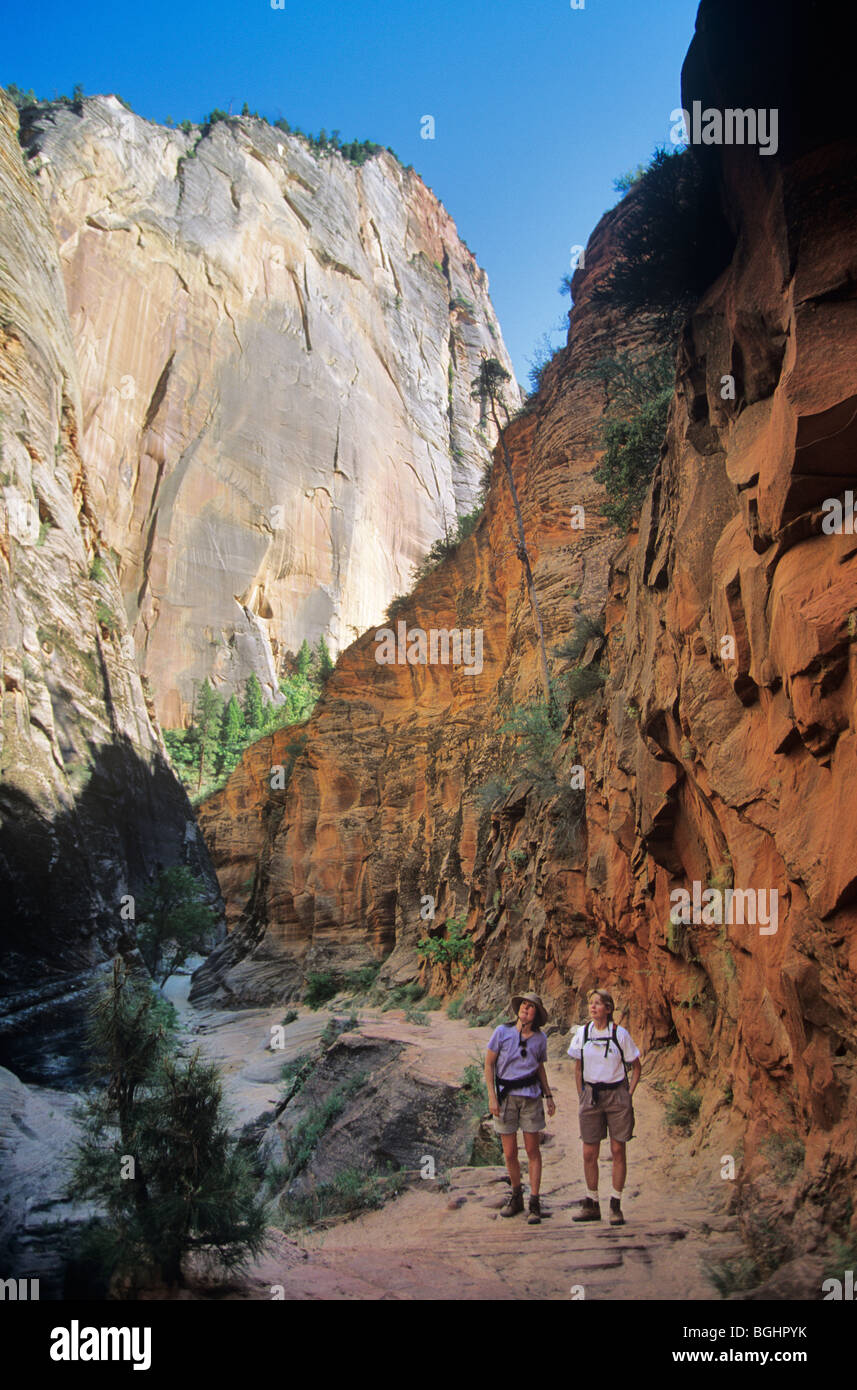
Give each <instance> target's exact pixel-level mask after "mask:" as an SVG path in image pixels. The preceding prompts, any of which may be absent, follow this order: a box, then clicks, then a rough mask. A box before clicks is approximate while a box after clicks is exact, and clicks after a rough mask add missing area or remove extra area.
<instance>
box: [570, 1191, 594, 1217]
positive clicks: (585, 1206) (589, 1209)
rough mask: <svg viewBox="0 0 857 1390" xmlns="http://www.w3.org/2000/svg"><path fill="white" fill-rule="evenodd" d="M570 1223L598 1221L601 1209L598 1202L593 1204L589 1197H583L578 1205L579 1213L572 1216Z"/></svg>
mask: <svg viewBox="0 0 857 1390" xmlns="http://www.w3.org/2000/svg"><path fill="white" fill-rule="evenodd" d="M571 1219H572V1221H600V1220H601V1207H600V1205H599V1204H598V1202H593V1200H592V1198H591V1197H584V1199H583V1201H582V1202H581V1204H580V1211H579V1212H578V1214H577V1216H573V1217H572V1218H571Z"/></svg>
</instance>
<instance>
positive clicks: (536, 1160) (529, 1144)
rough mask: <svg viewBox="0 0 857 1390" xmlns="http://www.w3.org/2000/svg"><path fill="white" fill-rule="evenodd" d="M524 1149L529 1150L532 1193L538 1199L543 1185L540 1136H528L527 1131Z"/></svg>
mask: <svg viewBox="0 0 857 1390" xmlns="http://www.w3.org/2000/svg"><path fill="white" fill-rule="evenodd" d="M524 1147H525V1148H526V1150H527V1158H528V1160H529V1178H530V1191H531V1192H532V1194H533V1196H534V1197H538V1195H539V1190H540V1188H541V1185H542V1148H541V1142H540V1135H538V1134H527V1132H526V1130H525V1131H524ZM507 1166H508V1165H507Z"/></svg>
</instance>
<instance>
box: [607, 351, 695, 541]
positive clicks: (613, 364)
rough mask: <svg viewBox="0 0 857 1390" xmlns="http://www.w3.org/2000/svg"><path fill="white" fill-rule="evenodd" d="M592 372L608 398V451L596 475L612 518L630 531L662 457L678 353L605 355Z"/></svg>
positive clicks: (623, 528) (614, 523)
mask: <svg viewBox="0 0 857 1390" xmlns="http://www.w3.org/2000/svg"><path fill="white" fill-rule="evenodd" d="M586 375H587V377H589V378H590V379H593V380H598V381H600V382H601V384H602V386H603V389H604V392H605V395H606V396H607V414H606V417H605V420H604V424H603V426H602V443H603V444H604V449H605V452H604V455H603V456H602V458H601V460H600V462H599V464H598V467H597V468H596V469H595V470H594V473H593V477H594V478H595V480H596V481H597V482H599V483H603V484H604V487H605V489H606V491H607V500H606V502H605V503H604V504H603V507H602V510H603V512H604V515H605V516H606V517H607V520H608V521H610V522H612V523H613V525H615V526H617V527H618V528H619V529H620V530H621V531H626V530H627V529H628V527H629V525H630V524H631V521H632V519H633V517H634V516H635V514H636V513H637V512H638V511H639V509H640V507H641V506H642V503H643V500H644V498H645V496H646V492H647V490H648V487H649V483H650V481H651V479H652V475H653V474H654V471H655V468H656V467H657V463H658V459H659V458H660V452H661V446H662V444H663V442H664V437H665V435H666V427H667V414H668V411H669V405H670V401H671V400H672V396H673V390H674V385H675V367H674V361H673V355H672V352H671V351H670V350H669V349H662V350H658V351H657V352H654V353H650V354H649V356H648V357H644V358H640V357H639V356H634V355H632V354H631V353H621V354H618V355H616V356H613V357H602V358H600V359H599V360H598V361H597V362H595V363H593V365H592V367H590V368H589V370H588V372H587V373H586Z"/></svg>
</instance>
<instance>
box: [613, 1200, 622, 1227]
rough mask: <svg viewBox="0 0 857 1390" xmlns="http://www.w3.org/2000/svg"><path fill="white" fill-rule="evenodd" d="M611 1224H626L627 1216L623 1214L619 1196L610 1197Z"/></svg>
mask: <svg viewBox="0 0 857 1390" xmlns="http://www.w3.org/2000/svg"><path fill="white" fill-rule="evenodd" d="M610 1225H611V1226H624V1225H625V1218H624V1216H623V1215H622V1204H621V1202H620V1201H619V1198H618V1197H611V1198H610Z"/></svg>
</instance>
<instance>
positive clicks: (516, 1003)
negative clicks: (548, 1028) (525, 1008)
mask: <svg viewBox="0 0 857 1390" xmlns="http://www.w3.org/2000/svg"><path fill="white" fill-rule="evenodd" d="M524 1000H526V1001H527V1003H528V1004H535V1006H536V1026H537V1027H538V1028H541V1027H542V1025H543V1024H545V1023H547V1021H548V1011H547V1009H546V1008H545V1006H544V1004H543V1003H542V1001H541V999H540V998H539V996H538V995H537V994H513V995H512V1009H513V1010H514V1013H515V1017H516V1018H517V1016H518V1010H519V1009H520V1007H521V1005H522V1003H523V1002H524Z"/></svg>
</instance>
